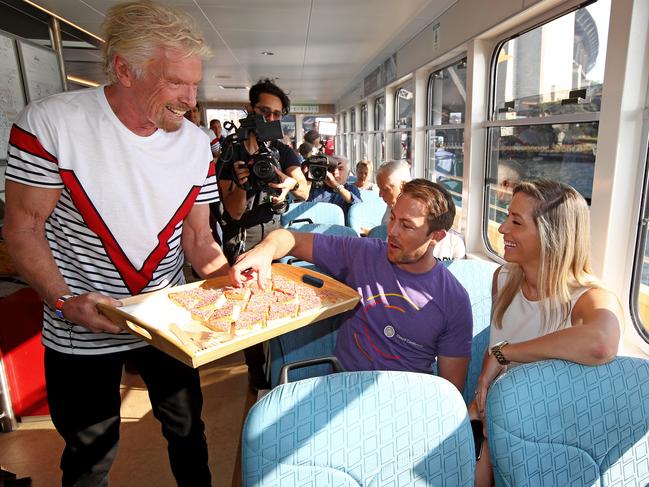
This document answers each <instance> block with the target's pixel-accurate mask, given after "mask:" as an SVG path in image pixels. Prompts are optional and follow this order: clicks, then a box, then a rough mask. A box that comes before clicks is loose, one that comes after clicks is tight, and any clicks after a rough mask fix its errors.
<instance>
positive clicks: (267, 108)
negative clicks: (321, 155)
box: [217, 79, 309, 390]
mask: <svg viewBox="0 0 649 487" xmlns="http://www.w3.org/2000/svg"><path fill="white" fill-rule="evenodd" d="M249 100H250V103H249V104H248V106H247V111H248V114H249V116H248V117H246V119H243V120H240V123H241V127H240V128H239V129H237V131H236V134H232V133H231V135H229V136H228V138H227V139H226V141H225V143H224V144H223V148H222V153H221V157H220V158H219V161H218V163H217V172H218V173H219V176H218V182H219V191H220V194H221V201H222V202H223V212H222V215H221V221H220V223H221V228H222V230H223V251H224V253H225V256H226V257H227V259H228V261H229V262H234V260H235V259H236V258H237V256H238V255H239V254H240V253H241V252H243V251H244V249H245V250H250V249H251V248H252V247H254V246H255V245H256V244H257V243H259V242H260V241H261V240H262V239H263V238H264V236H265V235H267V234H268V233H270V232H271V231H272V230H274V229H275V228H279V227H280V224H279V217H280V215H281V214H282V213H283V212H285V211H286V207H287V201H286V197H287V196H288V193H289V192H291V193H293V197H294V198H295V199H297V200H305V199H306V198H307V196H308V195H309V187H308V184H307V181H306V179H305V178H304V174H303V173H302V171H301V170H300V161H299V160H298V158H297V156H296V155H295V152H294V151H293V149H292V148H291V147H289V146H287V145H285V144H283V143H282V142H280V141H279V140H276V139H281V138H282V133H281V125H280V122H279V121H280V120H281V119H282V116H283V115H286V114H287V113H288V112H289V109H290V100H289V99H288V96H286V93H284V91H282V89H281V88H279V87H278V86H277V85H276V84H275V83H273V82H272V81H271V80H269V79H264V80H261V81H259V82H258V83H257V84H256V85H254V86H253V87H252V88H251V89H250V93H249ZM254 115H258V116H260V117H257V118H255V117H254ZM262 117H263V119H262ZM226 128H228V129H230V127H228V126H227V124H226ZM242 129H244V130H242ZM277 130H278V131H279V133H277ZM245 132H247V135H245V137H241V138H239V139H237V137H238V135H239V134H242V133H245ZM269 134H270V135H269ZM264 140H268V141H269V142H263V141H264ZM260 143H261V144H262V146H261V147H260ZM260 162H261V165H263V166H266V167H268V164H269V163H270V164H271V170H270V171H267V174H268V173H270V174H269V175H270V177H271V178H272V181H270V182H266V181H264V180H263V179H262V178H259V177H258V175H257V174H255V173H258V171H255V170H254V169H253V167H254V166H255V165H256V164H259V163H260ZM260 167H261V166H260ZM257 169H259V167H258V168H257ZM273 172H274V173H275V174H272V173H273ZM244 353H245V356H246V365H248V369H249V379H250V385H251V387H252V388H253V389H257V390H259V389H266V388H268V385H267V381H266V380H265V375H264V372H263V365H264V363H265V358H264V353H263V348H262V346H261V345H256V346H254V347H250V348H248V349H246V350H244Z"/></svg>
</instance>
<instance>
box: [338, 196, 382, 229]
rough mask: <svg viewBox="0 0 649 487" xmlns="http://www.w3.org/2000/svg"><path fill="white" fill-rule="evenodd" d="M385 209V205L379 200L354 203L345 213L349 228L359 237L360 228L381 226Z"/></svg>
mask: <svg viewBox="0 0 649 487" xmlns="http://www.w3.org/2000/svg"><path fill="white" fill-rule="evenodd" d="M386 208H387V205H386V204H385V202H384V201H383V200H382V199H380V198H378V199H371V200H368V201H365V200H363V201H362V202H360V203H354V204H353V205H352V206H350V207H349V210H348V211H347V220H348V222H349V226H350V227H352V228H353V229H354V230H356V232H357V233H358V234H359V235H360V233H361V228H374V227H375V226H377V225H380V224H381V220H382V219H383V214H384V213H385V209H386Z"/></svg>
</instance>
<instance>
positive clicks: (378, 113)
mask: <svg viewBox="0 0 649 487" xmlns="http://www.w3.org/2000/svg"><path fill="white" fill-rule="evenodd" d="M374 130H385V97H384V96H379V97H378V98H377V99H376V100H374Z"/></svg>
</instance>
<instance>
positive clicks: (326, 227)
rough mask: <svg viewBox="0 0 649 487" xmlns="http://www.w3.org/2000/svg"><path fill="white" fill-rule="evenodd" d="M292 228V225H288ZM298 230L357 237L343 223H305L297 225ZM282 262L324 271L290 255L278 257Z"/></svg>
mask: <svg viewBox="0 0 649 487" xmlns="http://www.w3.org/2000/svg"><path fill="white" fill-rule="evenodd" d="M289 228H292V227H289ZM297 229H298V230H299V231H300V232H307V233H322V234H323V235H338V236H341V237H358V234H357V233H356V232H355V231H354V230H353V229H351V228H349V227H346V226H344V225H333V224H330V223H306V224H304V225H300V226H299V227H297ZM279 262H281V263H282V264H291V265H296V266H299V267H306V268H308V269H311V270H313V271H316V272H324V271H322V270H321V269H319V268H317V267H316V266H315V265H313V264H311V263H310V262H305V261H303V260H299V259H296V258H295V257H293V256H291V255H286V256H284V257H282V258H281V259H279Z"/></svg>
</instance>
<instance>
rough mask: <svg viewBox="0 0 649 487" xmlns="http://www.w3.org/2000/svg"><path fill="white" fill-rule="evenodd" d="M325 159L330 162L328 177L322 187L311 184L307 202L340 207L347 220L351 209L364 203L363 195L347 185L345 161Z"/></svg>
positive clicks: (331, 158) (355, 188)
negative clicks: (354, 205)
mask: <svg viewBox="0 0 649 487" xmlns="http://www.w3.org/2000/svg"><path fill="white" fill-rule="evenodd" d="M325 157H326V158H327V162H328V167H327V177H326V178H325V180H324V182H323V183H322V184H320V185H317V184H315V183H312V184H311V191H310V192H309V198H308V199H307V201H320V202H324V203H333V204H334V205H338V206H340V207H341V208H342V210H343V213H344V214H345V218H347V210H349V207H350V206H351V205H353V204H354V203H358V202H360V201H362V200H361V193H360V192H359V191H358V188H357V187H356V186H354V185H353V184H349V183H345V179H346V177H345V174H346V168H345V162H344V159H340V158H338V159H336V158H334V157H332V156H325ZM313 223H318V222H313Z"/></svg>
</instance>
